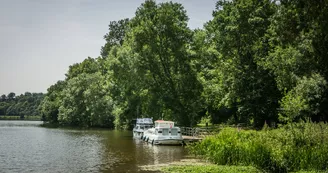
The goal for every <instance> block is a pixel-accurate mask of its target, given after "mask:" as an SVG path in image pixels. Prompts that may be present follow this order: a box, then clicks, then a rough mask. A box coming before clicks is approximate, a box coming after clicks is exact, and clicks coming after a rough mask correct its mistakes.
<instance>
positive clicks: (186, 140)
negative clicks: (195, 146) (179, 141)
mask: <svg viewBox="0 0 328 173" xmlns="http://www.w3.org/2000/svg"><path fill="white" fill-rule="evenodd" d="M182 138H183V142H184V143H185V144H190V143H194V142H198V141H201V140H202V138H200V137H194V136H185V135H182Z"/></svg>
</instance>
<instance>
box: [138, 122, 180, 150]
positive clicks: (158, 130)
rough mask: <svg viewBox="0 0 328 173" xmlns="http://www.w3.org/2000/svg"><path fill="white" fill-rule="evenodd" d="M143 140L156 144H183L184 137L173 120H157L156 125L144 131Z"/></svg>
mask: <svg viewBox="0 0 328 173" xmlns="http://www.w3.org/2000/svg"><path fill="white" fill-rule="evenodd" d="M142 139H143V140H145V141H147V142H149V143H151V144H156V145H181V144H183V138H182V135H181V131H180V128H179V127H175V126H174V122H173V121H164V120H157V121H155V127H153V128H150V129H148V130H146V131H145V132H144V135H143V138H142Z"/></svg>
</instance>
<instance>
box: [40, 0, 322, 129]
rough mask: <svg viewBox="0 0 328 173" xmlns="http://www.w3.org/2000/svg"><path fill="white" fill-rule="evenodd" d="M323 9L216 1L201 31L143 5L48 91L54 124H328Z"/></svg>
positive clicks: (316, 4)
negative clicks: (160, 121) (149, 121)
mask: <svg viewBox="0 0 328 173" xmlns="http://www.w3.org/2000/svg"><path fill="white" fill-rule="evenodd" d="M327 16H328V8H327V1H313V2H312V1H307V0H299V1H290V0H280V1H271V0H263V1H257V0H243V1H241V0H233V1H225V0H219V1H218V2H217V3H216V10H215V11H214V12H213V19H212V20H211V21H209V22H207V23H205V24H204V29H196V30H191V29H190V28H188V26H187V23H188V19H189V18H188V16H187V14H186V11H185V9H184V8H183V6H182V5H181V4H179V3H173V2H165V3H159V4H157V3H156V2H155V1H153V0H146V1H145V2H144V3H143V4H141V6H140V7H139V8H138V9H137V10H136V12H135V17H133V18H131V19H122V20H119V21H112V22H110V24H109V32H108V33H107V34H106V35H105V36H104V39H105V40H106V44H105V45H104V46H102V48H101V56H100V57H98V58H95V59H93V58H90V57H89V58H87V59H85V60H84V61H83V62H81V63H77V64H74V65H72V66H70V68H69V71H68V72H67V74H66V79H65V80H64V81H59V82H57V83H56V84H54V85H53V86H51V87H50V88H49V89H48V93H47V95H46V97H45V99H44V101H43V102H42V105H41V112H42V114H43V115H44V116H45V117H46V120H47V121H49V122H50V123H59V124H67V125H76V126H105V127H117V128H124V127H127V126H128V125H129V124H130V123H131V120H132V119H134V118H136V117H140V116H146V117H153V118H154V119H157V118H164V119H170V120H174V121H176V122H177V123H178V124H179V125H182V126H193V125H195V124H196V123H197V122H198V121H199V120H200V119H201V118H202V117H207V118H210V119H211V121H212V122H213V123H222V122H223V123H229V124H233V123H245V124H248V125H252V126H254V127H262V126H263V124H264V123H265V122H266V123H268V124H269V125H274V124H277V123H287V122H296V121H299V120H308V119H311V120H312V121H326V120H327V113H328V106H327V98H328V95H327V91H328V90H327V78H328V70H327V69H328V68H327V66H328V39H327V38H328V17H327Z"/></svg>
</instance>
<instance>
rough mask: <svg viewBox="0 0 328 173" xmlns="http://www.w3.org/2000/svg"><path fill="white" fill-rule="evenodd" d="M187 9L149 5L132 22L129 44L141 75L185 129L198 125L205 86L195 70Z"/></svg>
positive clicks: (140, 10) (179, 5) (172, 5)
mask: <svg viewBox="0 0 328 173" xmlns="http://www.w3.org/2000/svg"><path fill="white" fill-rule="evenodd" d="M187 22H188V16H187V14H186V11H185V10H184V8H183V6H182V5H181V4H178V3H173V2H168V3H161V4H159V5H157V4H156V2H155V1H145V3H143V4H142V5H141V7H139V8H138V9H137V11H136V16H135V17H134V18H133V19H131V21H130V32H129V33H128V34H127V37H128V38H127V41H126V42H127V44H129V46H130V47H131V48H132V52H133V53H134V55H135V56H137V57H136V58H137V62H136V63H137V69H136V70H137V71H139V73H138V74H141V72H140V71H142V72H144V78H143V79H144V81H145V82H144V83H145V84H146V85H147V86H148V89H149V90H148V91H150V92H151V93H152V94H154V95H155V98H157V99H158V100H159V103H163V106H164V109H168V111H170V112H172V114H173V116H172V118H173V119H174V120H176V121H178V123H179V124H181V125H188V126H189V125H194V124H195V123H196V122H197V121H196V118H197V114H198V112H199V111H200V108H201V100H200V99H201V97H200V94H201V90H202V86H201V85H200V83H199V81H198V80H197V78H196V71H195V70H194V69H193V68H192V66H191V55H190V54H189V53H188V46H189V44H190V42H191V37H192V31H191V30H190V29H189V28H188V27H187Z"/></svg>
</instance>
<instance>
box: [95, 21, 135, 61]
mask: <svg viewBox="0 0 328 173" xmlns="http://www.w3.org/2000/svg"><path fill="white" fill-rule="evenodd" d="M128 24H129V19H122V20H119V21H111V22H110V23H109V25H108V30H109V32H108V33H107V34H106V35H104V39H105V40H106V43H105V45H104V46H102V47H101V52H100V54H101V56H102V57H103V58H106V57H107V55H108V53H109V51H110V50H111V49H112V47H113V46H117V45H123V42H124V38H125V33H126V32H127V30H128V26H129V25H128Z"/></svg>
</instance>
